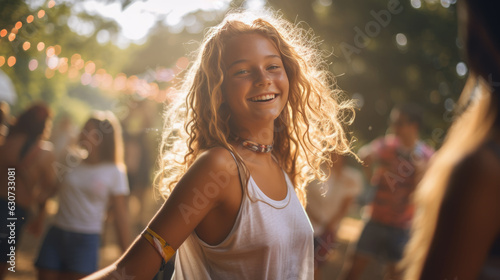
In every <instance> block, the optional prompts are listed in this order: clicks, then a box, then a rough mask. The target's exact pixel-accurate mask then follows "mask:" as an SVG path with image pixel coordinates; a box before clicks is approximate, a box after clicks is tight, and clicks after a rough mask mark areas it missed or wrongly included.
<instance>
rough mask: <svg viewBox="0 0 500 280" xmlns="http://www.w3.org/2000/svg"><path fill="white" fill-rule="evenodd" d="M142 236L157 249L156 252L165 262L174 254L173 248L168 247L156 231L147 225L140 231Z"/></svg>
mask: <svg viewBox="0 0 500 280" xmlns="http://www.w3.org/2000/svg"><path fill="white" fill-rule="evenodd" d="M142 236H144V238H146V239H147V240H148V241H149V243H151V245H153V247H154V248H155V249H156V251H158V253H159V254H160V255H161V257H162V258H163V260H165V262H168V260H169V259H170V258H171V257H172V256H173V255H174V254H175V250H174V248H172V247H170V245H168V243H167V242H165V240H163V238H161V237H160V236H159V235H158V234H157V233H156V232H154V231H153V230H152V229H150V228H149V227H147V228H146V230H144V231H143V232H142Z"/></svg>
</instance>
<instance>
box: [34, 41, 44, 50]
mask: <svg viewBox="0 0 500 280" xmlns="http://www.w3.org/2000/svg"><path fill="white" fill-rule="evenodd" d="M36 49H37V50H38V51H39V52H41V51H43V49H45V43H44V42H40V43H38V45H36Z"/></svg>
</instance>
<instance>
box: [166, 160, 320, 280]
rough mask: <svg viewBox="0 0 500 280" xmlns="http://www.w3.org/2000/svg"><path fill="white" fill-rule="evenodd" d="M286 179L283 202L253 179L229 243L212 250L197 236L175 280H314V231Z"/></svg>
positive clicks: (186, 246)
mask: <svg viewBox="0 0 500 280" xmlns="http://www.w3.org/2000/svg"><path fill="white" fill-rule="evenodd" d="M233 157H234V156H233ZM283 173H284V175H285V180H286V185H287V195H286V197H285V199H283V200H281V201H276V200H273V199H270V198H269V197H268V196H266V195H265V194H264V193H263V192H262V191H261V190H260V188H259V187H258V186H257V184H256V183H255V181H254V180H253V178H252V177H251V176H250V179H249V181H248V185H247V191H248V193H247V194H248V195H246V194H245V193H244V194H243V197H242V201H241V206H240V209H239V212H238V216H237V218H236V221H235V223H234V225H233V228H232V230H231V232H230V233H229V234H228V236H227V237H226V239H224V241H222V242H221V243H220V244H218V245H215V246H212V245H209V244H207V243H205V242H204V241H202V240H201V239H200V238H199V237H198V236H197V234H196V233H195V232H194V231H193V233H191V234H190V235H189V237H188V238H187V239H186V241H184V243H183V244H182V245H181V246H180V248H179V249H178V251H177V256H176V259H175V271H174V275H173V276H172V279H175V280H177V279H189V280H191V279H195V280H198V279H272V280H275V279H276V280H279V279H287V280H288V279H313V278H314V277H313V270H314V263H313V253H314V248H313V230H312V227H311V223H310V222H309V219H308V217H307V215H306V213H305V211H304V208H303V207H302V205H301V204H300V201H299V199H298V198H297V195H296V193H295V190H294V188H293V185H292V183H291V181H290V178H288V175H287V174H286V173H285V172H283ZM244 192H245V190H244Z"/></svg>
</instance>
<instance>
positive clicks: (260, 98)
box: [250, 94, 275, 101]
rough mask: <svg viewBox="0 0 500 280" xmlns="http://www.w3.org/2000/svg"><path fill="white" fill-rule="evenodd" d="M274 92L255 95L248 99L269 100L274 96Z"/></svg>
mask: <svg viewBox="0 0 500 280" xmlns="http://www.w3.org/2000/svg"><path fill="white" fill-rule="evenodd" d="M274 96H275V95H274V94H266V95H261V96H257V97H254V98H252V99H250V101H263V100H271V99H273V98H274Z"/></svg>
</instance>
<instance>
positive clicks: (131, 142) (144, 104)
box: [123, 99, 156, 232]
mask: <svg viewBox="0 0 500 280" xmlns="http://www.w3.org/2000/svg"><path fill="white" fill-rule="evenodd" d="M134 104H135V105H136V106H135V107H132V108H131V109H130V113H129V114H128V115H127V117H126V118H125V119H124V120H123V140H124V147H125V164H126V166H127V178H128V181H129V184H130V194H131V196H133V197H134V198H136V199H137V200H136V201H137V202H138V203H137V206H138V207H137V208H136V209H135V210H136V211H134V213H132V214H133V218H134V222H135V224H134V225H133V226H134V229H138V231H139V232H140V231H141V230H142V229H143V228H144V227H145V226H146V225H145V224H144V222H143V221H142V218H143V217H144V212H146V211H144V210H145V209H146V207H144V195H145V193H146V191H147V190H148V188H149V187H150V186H151V182H150V181H151V180H150V177H151V167H152V163H153V161H152V159H151V152H150V151H151V148H152V146H154V144H153V143H152V141H151V138H150V137H149V136H150V135H148V133H149V132H150V130H151V127H152V125H153V118H154V115H155V112H156V107H155V104H153V103H152V102H151V101H148V100H147V99H146V100H142V101H138V102H136V103H134Z"/></svg>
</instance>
